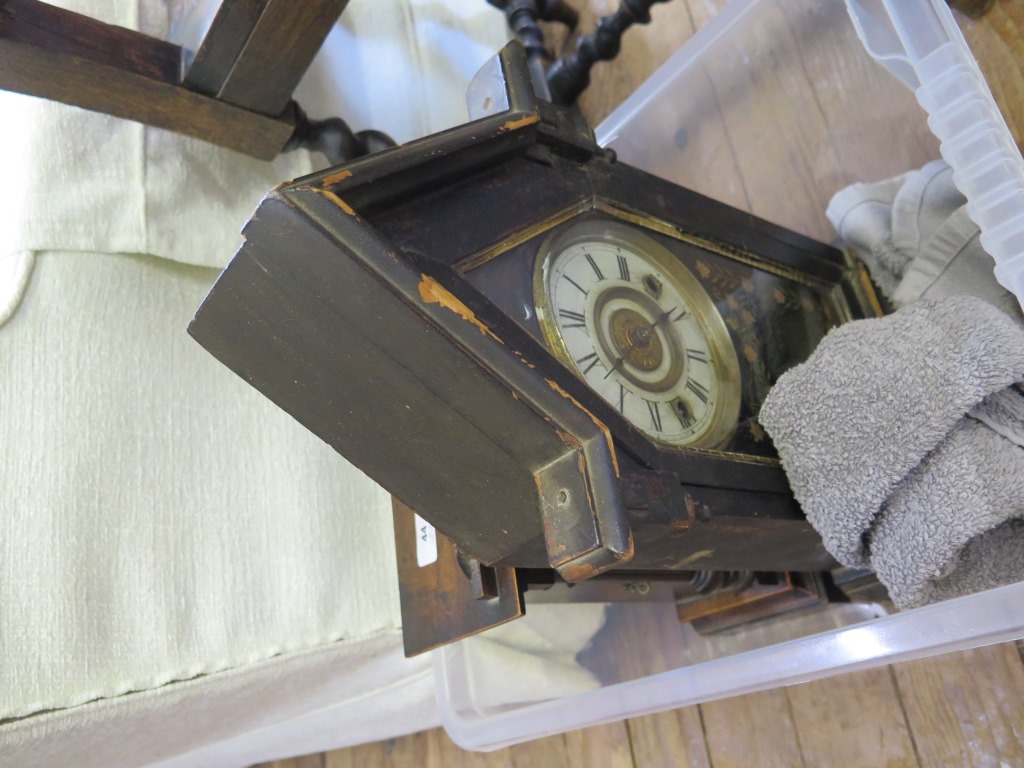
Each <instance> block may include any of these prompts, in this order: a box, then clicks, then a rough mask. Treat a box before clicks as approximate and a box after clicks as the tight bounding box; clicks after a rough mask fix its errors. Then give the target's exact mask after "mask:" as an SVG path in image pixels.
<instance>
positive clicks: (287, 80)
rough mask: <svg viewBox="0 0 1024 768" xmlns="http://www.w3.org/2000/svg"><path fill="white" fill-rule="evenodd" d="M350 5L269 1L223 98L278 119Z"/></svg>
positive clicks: (344, 0) (331, 0)
mask: <svg viewBox="0 0 1024 768" xmlns="http://www.w3.org/2000/svg"><path fill="white" fill-rule="evenodd" d="M347 4H348V0H302V2H296V1H295V0H269V1H268V2H267V5H266V7H265V8H264V9H263V12H262V13H261V14H260V17H259V20H258V21H257V22H256V25H255V27H253V30H252V34H251V35H249V39H248V40H247V41H246V43H245V46H244V47H243V48H242V51H241V53H240V54H239V55H238V58H237V60H236V61H235V64H234V66H233V67H232V68H231V72H230V73H229V74H228V77H227V79H226V80H225V82H224V84H223V85H222V86H221V89H220V91H219V93H218V94H217V95H218V97H219V98H220V99H221V100H223V101H226V102H228V103H229V104H234V105H236V106H239V107H243V108H244V109H249V110H252V111H253V112H260V113H262V114H265V115H277V114H280V112H281V111H282V110H283V109H284V108H285V105H286V104H287V103H288V101H289V100H290V99H291V96H292V91H294V90H295V86H297V85H298V84H299V80H300V79H302V75H303V74H305V72H306V69H307V68H308V67H309V65H310V63H311V62H312V61H313V57H314V56H316V53H317V51H319V50H320V46H321V45H322V44H323V42H324V40H325V39H326V38H327V33H328V32H330V31H331V27H332V26H333V25H334V22H336V21H337V20H338V16H340V15H341V12H342V11H343V10H344V9H345V6H346V5H347Z"/></svg>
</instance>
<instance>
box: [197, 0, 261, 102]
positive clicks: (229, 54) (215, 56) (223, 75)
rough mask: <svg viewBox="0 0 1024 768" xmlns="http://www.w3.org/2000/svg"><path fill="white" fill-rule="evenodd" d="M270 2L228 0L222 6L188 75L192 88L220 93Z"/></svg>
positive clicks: (208, 92)
mask: <svg viewBox="0 0 1024 768" xmlns="http://www.w3.org/2000/svg"><path fill="white" fill-rule="evenodd" d="M267 2H268V0H226V2H223V3H221V4H220V8H218V9H217V15H216V16H215V17H214V19H213V23H212V24H211V25H210V29H209V30H208V31H207V33H206V37H204V38H203V42H202V43H201V44H200V46H199V50H198V51H196V53H195V57H194V58H193V60H192V63H191V65H190V66H189V68H188V73H187V74H186V75H185V85H186V86H187V87H188V88H191V89H192V90H193V91H199V92H200V93H205V94H206V95H208V96H216V95H217V94H218V93H219V92H220V89H221V88H222V87H223V86H224V83H225V82H226V81H227V79H228V75H229V74H231V68H232V67H234V66H235V61H237V59H238V56H239V54H240V53H241V52H242V49H243V48H244V47H245V44H246V42H248V40H249V36H250V35H251V34H252V31H253V28H254V27H255V26H256V22H258V21H259V19H260V14H262V13H263V10H264V8H266V7H267Z"/></svg>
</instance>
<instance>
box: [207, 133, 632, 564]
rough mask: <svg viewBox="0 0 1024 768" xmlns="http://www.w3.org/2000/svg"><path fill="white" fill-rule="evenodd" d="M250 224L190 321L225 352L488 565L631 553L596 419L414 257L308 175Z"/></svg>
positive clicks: (605, 559)
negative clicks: (310, 180)
mask: <svg viewBox="0 0 1024 768" xmlns="http://www.w3.org/2000/svg"><path fill="white" fill-rule="evenodd" d="M498 128H499V129H500V125H499V126H498ZM501 134H502V131H501V130H498V131H497V132H496V133H495V137H496V138H501ZM418 149H420V148H414V150H418ZM245 234H246V244H245V245H244V246H243V248H242V249H241V251H240V252H239V254H238V255H237V256H236V258H235V260H234V261H233V262H232V263H231V265H230V266H229V267H228V269H227V270H226V271H225V273H224V274H223V275H222V277H221V279H220V280H219V281H218V283H217V285H216V286H215V287H214V289H213V291H212V292H211V294H210V296H209V297H208V299H207V301H206V302H205V303H204V305H203V307H202V308H201V309H200V312H199V313H198V314H197V317H196V320H195V321H194V323H193V325H192V327H191V328H190V332H191V333H192V334H193V335H194V336H195V337H196V338H197V339H198V340H199V341H200V343H202V344H203V345H204V346H206V347H207V348H208V349H209V350H210V351H211V352H212V353H213V354H214V355H215V356H217V357H218V358H219V359H221V360H222V362H225V363H226V364H227V365H228V366H229V367H231V368H232V369H233V370H235V371H236V372H237V373H239V374H240V375H241V376H243V378H245V379H246V380H248V381H249V382H250V383H252V384H253V385H254V386H256V387H257V388H258V389H260V391H262V392H264V394H266V395H267V396H268V397H270V399H272V400H273V401H274V402H275V403H277V404H278V405H280V406H281V407H283V408H284V409H285V410H286V411H288V412H289V413H291V414H292V415H293V416H294V417H296V418H297V419H298V420H299V421H300V422H301V423H303V424H304V425H305V426H306V427H307V428H309V429H311V430H312V431H313V432H314V433H316V434H317V435H319V436H320V437H321V438H323V439H325V440H326V441H327V442H328V443H330V444H331V445H332V446H334V447H335V448H336V449H337V450H338V451H339V452H340V453H342V454H343V455H344V456H346V457H347V458H348V459H349V460H351V461H352V462H353V463H355V464H356V465H357V466H359V467H360V468H362V469H363V470H364V471H366V472H367V474H369V475H370V476H371V477H373V478H374V479H375V480H377V481H378V482H380V483H381V484H382V485H384V486H385V488H387V489H388V490H389V491H391V492H392V493H394V494H395V495H396V496H398V497H399V498H401V499H403V501H405V502H406V503H408V504H409V505H410V506H412V507H413V508H415V509H417V511H420V512H421V514H422V515H423V516H424V517H426V518H427V519H429V520H431V522H433V523H434V524H435V525H437V527H438V528H439V529H440V530H441V531H443V532H444V533H446V534H447V535H449V536H450V537H451V538H453V539H454V540H455V541H456V542H458V544H459V546H460V547H461V548H463V549H464V551H466V552H467V553H468V554H471V555H473V556H474V557H478V558H479V559H481V560H482V561H483V562H484V563H488V564H494V563H497V562H498V561H500V560H502V559H507V558H508V557H510V556H513V555H516V556H518V557H519V558H520V559H521V560H523V562H525V563H526V564H528V565H531V566H534V567H538V566H541V565H544V566H547V565H550V566H552V567H555V568H556V569H558V570H559V571H560V573H562V575H563V577H565V578H566V579H567V580H570V581H572V580H577V579H579V578H584V577H586V576H589V575H593V574H594V573H598V572H600V571H601V570H603V569H605V568H607V567H610V566H611V565H614V564H616V563H618V562H620V561H622V560H625V559H628V557H629V556H630V555H631V553H632V543H631V539H630V535H629V530H628V527H627V526H626V524H625V510H624V508H623V506H622V500H621V495H620V492H619V488H618V485H617V466H616V464H615V453H614V446H613V444H612V441H611V438H610V435H608V433H607V431H606V430H605V428H604V426H603V425H602V424H600V422H598V421H597V420H595V419H594V418H593V417H592V416H591V415H590V414H589V413H587V412H586V410H585V409H584V408H582V407H581V406H580V405H579V403H577V402H575V401H574V400H573V399H572V398H571V397H569V396H568V395H567V394H566V393H565V392H564V391H562V390H561V389H560V388H559V387H558V386H557V383H555V382H552V381H548V380H546V379H544V377H543V376H542V375H540V374H539V373H538V372H536V371H535V369H533V368H531V367H530V365H529V364H528V362H527V361H525V360H524V359H523V358H522V356H521V354H518V351H517V350H515V349H513V348H512V347H510V346H508V345H506V344H505V343H504V341H503V340H502V339H500V338H499V337H498V336H497V335H496V334H495V333H494V331H492V330H491V329H490V328H489V327H488V326H487V325H485V323H484V322H483V321H482V320H479V319H477V317H476V315H475V314H474V313H473V311H472V310H471V309H469V308H468V307H467V306H466V305H465V304H464V303H462V301H461V300H460V299H459V298H458V297H456V296H454V295H453V294H452V293H450V292H449V291H448V290H447V289H446V288H444V286H443V285H442V284H441V283H440V282H439V281H438V280H437V278H435V277H432V276H431V275H430V274H428V273H426V272H424V271H422V266H423V265H420V264H413V263H411V262H410V261H409V260H407V259H405V258H404V256H405V254H403V253H400V252H399V251H398V250H397V249H396V248H395V247H394V245H393V244H391V243H389V242H387V241H386V240H385V239H383V238H381V237H380V236H379V235H378V234H377V233H375V232H374V231H373V229H372V227H370V226H369V225H367V224H366V222H365V221H364V220H363V219H361V217H360V216H358V215H357V214H356V213H355V211H354V210H353V209H352V208H351V207H350V206H349V205H348V204H347V203H345V202H343V201H341V200H340V198H338V197H337V196H335V195H334V194H333V193H331V192H330V191H326V190H324V188H323V187H322V186H317V185H313V186H310V185H298V186H292V187H289V188H284V189H280V190H277V191H276V192H274V193H273V194H272V195H271V196H270V197H269V198H268V199H267V200H265V201H264V203H263V204H262V205H261V207H260V209H259V211H258V212H257V215H256V216H255V217H254V218H253V220H252V221H251V222H250V224H249V225H248V226H247V228H246V231H245ZM538 554H540V555H541V556H542V557H543V556H544V555H545V554H546V557H544V559H543V560H542V561H540V562H538V561H537V556H538Z"/></svg>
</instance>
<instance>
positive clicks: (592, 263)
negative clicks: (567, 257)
mask: <svg viewBox="0 0 1024 768" xmlns="http://www.w3.org/2000/svg"><path fill="white" fill-rule="evenodd" d="M583 256H584V258H585V259H586V260H587V263H588V264H590V268H591V269H593V270H594V274H595V275H597V279H598V280H604V273H603V272H602V271H601V268H600V267H599V266H597V262H596V261H594V257H593V256H591V255H590V254H589V253H584V254H583Z"/></svg>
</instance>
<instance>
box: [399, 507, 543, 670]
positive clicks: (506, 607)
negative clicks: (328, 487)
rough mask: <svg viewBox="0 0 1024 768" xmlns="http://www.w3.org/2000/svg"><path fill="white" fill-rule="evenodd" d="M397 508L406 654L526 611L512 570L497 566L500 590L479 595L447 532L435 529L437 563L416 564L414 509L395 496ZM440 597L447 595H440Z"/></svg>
mask: <svg viewBox="0 0 1024 768" xmlns="http://www.w3.org/2000/svg"><path fill="white" fill-rule="evenodd" d="M393 506H394V519H395V551H396V553H397V559H398V589H399V593H400V595H401V603H402V627H403V632H402V637H403V640H404V641H405V655H406V656H415V655H416V654H418V653H423V652H424V651H428V650H430V649H431V648H434V647H436V646H439V645H444V644H445V643H448V642H451V641H452V640H453V639H457V638H462V637H467V636H469V635H472V634H475V633H477V632H483V631H484V630H486V629H490V628H491V627H496V626H498V625H499V624H504V623H505V622H507V621H511V620H512V619H517V618H519V617H520V616H522V615H523V604H522V599H521V597H520V594H519V589H518V587H517V583H516V576H515V569H514V568H496V569H494V573H495V577H496V578H495V580H496V586H497V590H496V591H497V594H496V595H495V596H494V597H493V598H490V599H478V598H477V595H475V594H473V585H472V583H471V582H470V580H469V578H467V576H466V575H465V574H464V573H463V572H462V569H461V568H460V567H459V563H458V561H457V559H456V550H455V545H454V544H452V542H451V539H449V538H448V537H447V536H445V535H444V534H443V533H437V561H436V562H434V563H431V564H429V565H424V566H422V567H420V566H419V565H418V564H417V560H416V534H417V532H416V530H415V522H414V519H415V518H414V517H413V511H412V510H411V509H409V508H408V507H407V506H405V505H404V504H402V502H400V501H398V499H394V501H393ZM488 570H490V569H488ZM441 595H443V599H438V598H439V596H441Z"/></svg>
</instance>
